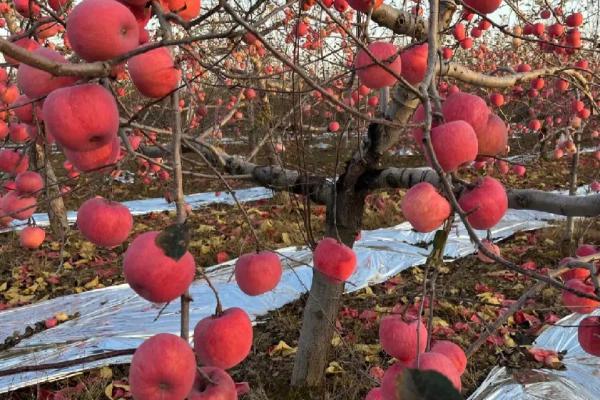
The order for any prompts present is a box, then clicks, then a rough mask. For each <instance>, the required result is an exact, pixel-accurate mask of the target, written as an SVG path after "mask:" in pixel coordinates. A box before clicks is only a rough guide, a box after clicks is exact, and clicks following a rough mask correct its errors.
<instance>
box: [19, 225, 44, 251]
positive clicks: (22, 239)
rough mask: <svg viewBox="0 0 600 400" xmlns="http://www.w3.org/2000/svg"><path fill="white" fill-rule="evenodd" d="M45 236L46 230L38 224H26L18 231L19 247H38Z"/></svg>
mask: <svg viewBox="0 0 600 400" xmlns="http://www.w3.org/2000/svg"><path fill="white" fill-rule="evenodd" d="M45 238H46V231H45V230H43V229H42V228H40V227H38V226H28V227H26V228H23V230H22V231H21V232H19V243H20V244H21V247H24V248H26V249H31V250H35V249H37V248H39V247H40V246H41V245H42V243H43V242H44V239H45Z"/></svg>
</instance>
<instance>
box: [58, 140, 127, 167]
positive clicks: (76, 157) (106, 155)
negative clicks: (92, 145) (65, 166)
mask: <svg viewBox="0 0 600 400" xmlns="http://www.w3.org/2000/svg"><path fill="white" fill-rule="evenodd" d="M63 152H64V153H65V157H67V160H69V161H70V162H71V164H73V166H74V167H75V168H77V169H78V170H79V171H81V172H92V171H93V172H106V171H108V170H109V168H108V167H110V166H112V165H114V164H115V163H116V162H117V160H118V158H119V154H120V153H121V141H120V140H119V137H117V136H115V137H114V139H113V140H112V142H110V143H107V144H105V145H103V146H101V147H98V148H97V149H93V150H89V151H71V150H68V149H63ZM105 167H107V168H105Z"/></svg>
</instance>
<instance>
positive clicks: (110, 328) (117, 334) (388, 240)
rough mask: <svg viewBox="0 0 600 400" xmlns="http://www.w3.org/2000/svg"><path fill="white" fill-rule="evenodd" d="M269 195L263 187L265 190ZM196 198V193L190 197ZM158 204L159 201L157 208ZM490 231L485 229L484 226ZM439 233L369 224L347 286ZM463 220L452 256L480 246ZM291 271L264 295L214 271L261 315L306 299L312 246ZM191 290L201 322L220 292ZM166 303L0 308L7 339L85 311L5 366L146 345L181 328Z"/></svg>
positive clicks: (123, 292)
mask: <svg viewBox="0 0 600 400" xmlns="http://www.w3.org/2000/svg"><path fill="white" fill-rule="evenodd" d="M262 195H265V193H262V194H261V192H258V193H257V197H260V196H262ZM188 201H189V200H188ZM150 208H151V207H150ZM553 219H555V216H553V215H550V214H546V213H539V212H531V211H515V210H511V211H509V212H508V213H507V214H506V216H505V218H504V219H503V220H502V221H501V223H500V224H498V226H496V227H495V228H494V230H493V232H492V234H493V237H494V238H495V239H503V238H506V237H508V236H510V235H513V234H514V233H515V232H518V231H523V230H531V229H539V228H542V227H545V226H548V225H549V224H550V223H551V222H550V221H551V220H553ZM481 233H482V234H483V232H481ZM432 239H433V233H431V234H420V233H417V232H414V231H412V230H411V228H410V225H409V224H408V223H403V224H401V225H398V226H395V227H392V228H386V229H378V230H374V231H364V232H363V233H362V238H361V240H360V241H358V242H357V243H356V245H355V251H356V253H357V257H358V268H357V272H356V273H355V274H354V275H353V276H352V277H351V279H350V283H349V284H348V285H347V286H346V287H347V290H348V291H350V292H351V291H355V290H358V289H361V288H364V287H366V286H368V285H370V284H375V283H380V282H384V281H386V280H387V279H389V278H390V277H392V276H394V275H396V274H398V273H399V272H400V271H402V270H404V269H407V268H409V267H411V266H414V265H420V264H423V263H424V262H425V260H426V258H427V255H428V254H429V252H430V250H431V247H430V246H431V241H432ZM473 251H474V247H473V245H472V244H471V243H470V241H469V238H468V236H467V234H466V232H465V229H464V227H463V226H462V224H457V225H456V226H455V227H454V228H453V230H452V233H451V235H450V238H449V243H448V246H447V247H446V254H445V255H446V257H447V258H448V259H449V260H451V259H456V258H460V257H464V256H466V255H468V254H471V253H473ZM279 253H280V254H281V255H282V256H284V257H283V258H282V260H283V262H284V265H285V271H284V274H283V276H282V279H281V282H280V284H279V285H278V286H277V288H276V289H275V290H273V291H272V292H270V293H266V294H264V295H262V296H257V297H249V296H246V295H245V294H244V293H242V292H241V291H240V290H239V289H238V287H237V285H236V284H235V282H234V281H233V280H232V279H233V278H232V265H233V262H234V261H230V262H228V263H225V264H222V265H218V266H215V267H212V268H211V269H210V270H209V271H208V273H209V276H210V277H211V280H212V282H213V284H214V285H215V286H216V287H217V290H218V291H219V294H220V296H221V301H222V302H223V305H224V307H236V306H237V307H242V308H243V309H244V310H246V311H247V312H248V314H250V316H251V317H252V319H253V320H254V319H255V318H256V317H257V316H259V315H264V314H266V313H267V312H269V311H270V310H275V309H277V308H279V307H281V306H283V305H285V304H287V303H290V302H292V301H294V300H296V299H298V298H299V297H300V296H301V295H302V294H304V293H305V292H306V291H307V288H308V287H309V286H310V281H311V277H312V269H311V268H310V262H311V253H310V251H308V250H307V249H306V248H302V247H300V248H297V247H289V248H285V249H281V250H280V251H279ZM190 293H191V295H192V297H193V299H194V301H193V302H192V304H191V321H192V328H193V325H194V324H195V323H196V322H197V321H198V320H200V319H201V318H203V317H206V316H207V315H210V314H211V313H212V312H213V311H214V308H215V301H214V298H213V295H212V293H211V292H210V290H209V289H208V287H207V285H206V284H205V283H204V282H203V281H195V282H194V283H193V284H192V286H191V288H190ZM160 308H161V305H155V304H152V303H148V302H147V301H145V300H143V299H142V298H140V297H139V296H137V295H136V294H135V293H134V292H133V291H131V289H130V288H129V286H128V285H119V286H113V287H108V288H104V289H98V290H93V291H89V292H84V293H80V294H75V295H70V296H64V297H60V298H56V299H53V300H49V301H45V302H41V303H37V304H32V305H29V306H24V307H20V308H16V309H13V310H6V311H4V312H2V313H0V320H1V321H2V323H1V324H0V341H4V339H5V338H6V337H7V336H9V335H12V334H13V332H15V331H20V332H22V331H23V329H24V328H25V327H26V326H28V325H32V324H34V323H35V322H37V321H41V320H45V319H47V318H49V317H52V316H53V315H54V314H55V313H58V312H66V313H67V314H75V313H79V314H80V317H78V318H76V319H73V320H70V321H67V322H65V323H63V324H60V325H58V326H56V327H55V328H52V329H48V330H45V331H43V332H40V333H38V334H35V335H34V336H32V337H30V338H28V339H25V340H23V341H21V342H20V343H19V344H18V345H17V346H15V347H13V348H11V349H9V350H7V351H4V352H1V353H0V370H5V369H8V368H13V367H16V366H22V365H32V364H41V363H54V362H59V361H65V360H72V359H76V358H81V357H85V356H89V355H93V354H98V353H103V352H106V351H110V350H119V349H127V348H133V347H137V346H139V344H140V343H141V342H142V341H143V340H144V339H146V338H148V337H150V336H152V335H154V334H156V333H159V332H172V333H178V332H177V331H178V329H179V302H174V303H172V304H170V305H169V306H168V307H167V308H166V309H165V310H164V312H163V313H162V315H161V317H160V318H159V319H158V320H157V321H154V319H155V318H156V316H157V314H158V312H159V310H160ZM130 358H131V357H130V356H122V357H117V358H111V359H105V360H101V361H97V362H92V363H88V364H84V365H76V366H71V367H67V368H61V369H55V370H46V371H43V372H28V373H21V374H16V375H11V376H6V377H2V378H0V393H3V392H8V391H11V390H14V389H17V388H21V387H25V386H29V385H34V384H37V383H40V382H46V381H51V380H57V379H63V378H65V377H68V376H71V375H73V374H77V373H80V372H81V371H85V370H89V369H92V368H96V367H99V366H102V365H108V364H118V363H126V362H128V361H129V360H130Z"/></svg>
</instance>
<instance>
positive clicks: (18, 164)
mask: <svg viewBox="0 0 600 400" xmlns="http://www.w3.org/2000/svg"><path fill="white" fill-rule="evenodd" d="M28 168H29V156H28V155H27V154H21V153H19V152H18V151H17V150H9V149H4V150H0V171H2V172H6V173H8V174H11V175H16V174H19V173H21V172H24V171H27V169H28Z"/></svg>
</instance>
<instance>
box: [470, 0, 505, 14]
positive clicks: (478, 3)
mask: <svg viewBox="0 0 600 400" xmlns="http://www.w3.org/2000/svg"><path fill="white" fill-rule="evenodd" d="M464 2H465V4H466V5H468V6H469V7H472V8H473V9H474V10H476V11H479V12H480V13H482V14H489V13H493V12H494V11H496V10H497V9H498V7H500V4H502V0H464Z"/></svg>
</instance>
